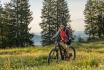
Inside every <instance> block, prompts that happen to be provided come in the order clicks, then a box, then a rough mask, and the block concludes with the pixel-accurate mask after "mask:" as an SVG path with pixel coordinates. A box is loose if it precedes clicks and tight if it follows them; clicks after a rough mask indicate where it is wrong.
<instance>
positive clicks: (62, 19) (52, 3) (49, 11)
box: [40, 0, 70, 45]
mask: <svg viewBox="0 0 104 70" xmlns="http://www.w3.org/2000/svg"><path fill="white" fill-rule="evenodd" d="M41 18H42V23H40V26H41V28H42V29H43V31H42V32H41V34H42V43H43V45H48V44H51V43H52V41H51V40H50V39H51V37H52V36H53V35H54V34H55V33H56V32H57V30H58V28H59V26H60V25H61V24H63V25H65V26H66V25H67V24H68V23H69V21H70V15H69V10H68V6H67V2H66V1H65V0H44V2H43V9H42V17H41Z"/></svg>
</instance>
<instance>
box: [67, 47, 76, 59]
mask: <svg viewBox="0 0 104 70" xmlns="http://www.w3.org/2000/svg"><path fill="white" fill-rule="evenodd" d="M67 58H68V59H70V60H75V58H76V51H75V48H74V47H68V48H67Z"/></svg>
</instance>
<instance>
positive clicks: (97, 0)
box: [84, 0, 104, 38]
mask: <svg viewBox="0 0 104 70" xmlns="http://www.w3.org/2000/svg"><path fill="white" fill-rule="evenodd" d="M85 6H86V7H85V11H84V14H85V23H86V30H85V32H86V34H88V35H89V37H90V38H104V1H103V0H88V1H87V4H86V5H85Z"/></svg>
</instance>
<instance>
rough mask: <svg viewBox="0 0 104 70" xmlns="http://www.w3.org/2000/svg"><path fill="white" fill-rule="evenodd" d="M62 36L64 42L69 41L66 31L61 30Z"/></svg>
mask: <svg viewBox="0 0 104 70" xmlns="http://www.w3.org/2000/svg"><path fill="white" fill-rule="evenodd" d="M60 37H61V40H62V41H63V42H67V40H68V37H67V35H66V32H65V31H60Z"/></svg>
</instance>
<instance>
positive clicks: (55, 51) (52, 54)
mask: <svg viewBox="0 0 104 70" xmlns="http://www.w3.org/2000/svg"><path fill="white" fill-rule="evenodd" d="M58 57H59V53H58V49H57V48H53V49H52V50H51V51H50V53H49V55H48V64H50V63H51V62H54V61H56V62H58Z"/></svg>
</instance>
